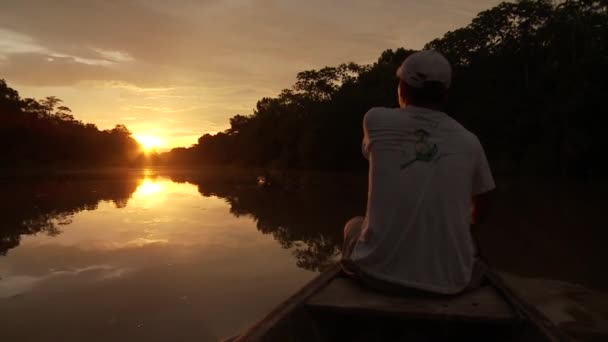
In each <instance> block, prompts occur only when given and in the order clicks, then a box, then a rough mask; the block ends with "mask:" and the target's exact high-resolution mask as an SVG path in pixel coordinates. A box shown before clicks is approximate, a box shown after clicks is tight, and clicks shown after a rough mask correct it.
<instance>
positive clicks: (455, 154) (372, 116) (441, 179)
mask: <svg viewBox="0 0 608 342" xmlns="http://www.w3.org/2000/svg"><path fill="white" fill-rule="evenodd" d="M364 130H365V138H364V146H363V149H364V154H366V155H367V156H368V157H369V160H370V174H369V193H368V205H367V215H366V218H365V221H364V223H363V227H362V228H363V232H362V234H361V237H360V239H359V241H358V242H357V244H356V246H355V248H354V250H353V252H352V255H351V259H352V261H353V262H354V263H355V264H356V265H357V266H358V267H359V268H360V269H361V270H362V271H363V272H365V273H367V274H369V275H371V276H373V277H375V278H378V279H380V280H384V281H388V282H391V283H395V284H399V285H403V286H407V287H413V288H419V289H424V290H429V291H433V292H439V293H455V292H459V291H461V290H462V289H463V288H465V287H466V286H467V284H468V282H469V280H470V278H471V272H472V268H473V264H474V254H475V247H474V244H473V241H472V238H471V234H470V231H469V222H470V221H469V220H470V206H471V198H472V196H473V195H476V194H478V193H483V192H486V191H488V190H491V189H492V188H494V181H493V179H492V175H491V173H490V169H489V167H488V164H487V160H486V157H485V154H484V152H483V148H482V147H481V145H480V143H479V141H478V139H477V137H475V135H473V134H472V133H470V132H469V131H467V130H466V129H464V128H463V127H462V126H461V125H460V124H459V123H457V122H456V121H455V120H453V119H452V118H450V117H449V116H447V115H446V114H444V113H442V112H438V111H433V110H430V109H425V108H420V107H414V106H408V107H406V108H405V109H400V108H395V109H389V108H373V109H372V110H370V111H369V112H368V113H367V115H366V116H365V120H364Z"/></svg>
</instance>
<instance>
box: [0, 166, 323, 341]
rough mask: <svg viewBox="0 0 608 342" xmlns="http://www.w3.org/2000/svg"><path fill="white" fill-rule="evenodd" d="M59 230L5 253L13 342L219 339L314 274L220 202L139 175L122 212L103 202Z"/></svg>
mask: <svg viewBox="0 0 608 342" xmlns="http://www.w3.org/2000/svg"><path fill="white" fill-rule="evenodd" d="M60 229H61V233H60V234H59V235H57V236H48V235H46V234H38V235H29V236H22V237H21V242H20V245H19V247H18V248H15V249H11V250H10V251H9V252H8V255H7V256H6V257H0V276H1V277H2V279H1V280H0V303H1V304H0V321H2V322H10V324H9V325H8V326H5V327H3V330H4V331H3V335H4V336H7V337H12V338H9V339H8V340H18V339H23V338H24V337H25V336H27V337H29V338H32V340H38V339H40V340H54V339H56V340H68V339H70V340H76V339H79V338H82V339H83V340H84V339H86V340H89V341H90V340H108V339H117V338H118V339H121V340H131V339H135V338H141V339H144V338H145V339H146V340H147V341H149V340H167V338H168V336H171V339H173V338H175V339H176V340H177V339H179V338H180V336H181V337H183V338H196V339H198V340H200V339H201V338H202V339H203V340H205V339H209V340H214V339H216V338H219V337H222V336H226V335H230V334H232V333H233V332H234V331H236V330H237V329H239V328H243V327H244V326H246V325H247V324H249V323H251V322H253V321H254V320H255V319H256V318H259V317H260V316H262V315H263V314H264V313H265V312H267V311H268V310H270V309H271V308H272V307H273V306H274V305H276V304H277V303H278V302H280V301H281V300H282V299H284V298H285V297H286V296H288V295H289V294H290V293H291V292H293V291H294V290H295V289H297V288H298V287H299V286H301V285H302V284H304V283H305V282H306V281H307V280H309V279H311V278H312V277H313V276H314V272H310V271H306V270H304V269H301V268H297V267H294V259H293V257H292V255H291V253H292V250H290V249H285V248H283V247H282V246H281V245H280V244H278V243H277V242H276V241H275V239H274V238H273V236H272V235H268V234H260V232H259V231H258V230H257V229H256V223H255V222H254V220H253V219H252V218H251V217H248V216H246V215H245V216H240V217H236V216H235V215H233V214H231V213H230V212H229V205H228V203H227V202H226V200H224V199H222V198H219V197H216V196H201V194H200V193H199V191H198V189H197V186H195V185H192V184H189V183H176V182H173V181H171V180H170V179H167V178H150V177H146V178H144V179H143V180H141V181H140V182H139V185H138V186H137V188H136V190H135V191H134V192H133V194H132V196H131V198H130V199H128V202H127V204H126V206H125V207H124V208H120V207H117V205H116V204H115V203H114V202H112V201H107V200H104V201H101V202H100V203H99V204H98V206H97V209H95V210H85V211H82V212H79V213H77V214H75V215H74V216H73V218H72V221H71V223H69V224H68V225H63V226H60ZM68 322H71V323H68ZM2 325H3V326H4V325H5V324H2ZM72 325H73V326H72ZM31 326H35V327H36V329H35V330H34V331H32V330H30V328H28V327H31ZM83 327H86V329H85V328H83ZM91 336H94V338H93V339H91V338H90V337H91Z"/></svg>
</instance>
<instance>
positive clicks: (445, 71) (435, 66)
mask: <svg viewBox="0 0 608 342" xmlns="http://www.w3.org/2000/svg"><path fill="white" fill-rule="evenodd" d="M397 77H399V78H400V79H401V80H402V81H403V82H405V83H407V84H408V85H410V86H412V87H414V88H422V87H423V86H424V83H425V82H439V83H441V84H443V86H444V87H445V88H446V89H447V88H449V87H450V84H451V83H452V66H451V65H450V62H448V60H447V59H446V58H445V57H444V56H443V55H442V54H440V53H439V52H437V51H435V50H423V51H418V52H415V53H413V54H411V55H410V56H409V57H408V58H406V59H405V60H404V61H403V63H402V64H401V66H400V67H399V69H397Z"/></svg>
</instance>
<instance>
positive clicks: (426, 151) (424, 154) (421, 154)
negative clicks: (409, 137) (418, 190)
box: [401, 129, 439, 170]
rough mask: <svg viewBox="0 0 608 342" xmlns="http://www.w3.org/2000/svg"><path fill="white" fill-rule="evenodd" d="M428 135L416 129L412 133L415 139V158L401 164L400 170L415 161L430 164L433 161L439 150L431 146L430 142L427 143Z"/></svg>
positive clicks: (422, 130) (433, 145) (435, 146)
mask: <svg viewBox="0 0 608 342" xmlns="http://www.w3.org/2000/svg"><path fill="white" fill-rule="evenodd" d="M430 135H431V134H430V133H429V132H427V131H425V130H424V129H417V130H416V131H414V136H415V137H416V141H415V142H414V151H415V152H416V156H415V157H414V158H413V159H411V160H409V161H407V162H405V163H403V164H401V170H403V169H405V168H407V167H408V166H410V165H412V164H413V163H414V162H415V161H423V162H430V161H432V160H433V159H435V157H436V156H437V153H438V151H439V148H438V147H437V144H431V142H429V141H428V138H429V136H430Z"/></svg>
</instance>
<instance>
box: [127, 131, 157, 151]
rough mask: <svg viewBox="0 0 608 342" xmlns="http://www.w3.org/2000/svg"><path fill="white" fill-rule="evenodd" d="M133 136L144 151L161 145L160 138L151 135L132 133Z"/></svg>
mask: <svg viewBox="0 0 608 342" xmlns="http://www.w3.org/2000/svg"><path fill="white" fill-rule="evenodd" d="M134 138H135V140H137V142H138V143H139V144H140V145H141V148H142V149H143V150H144V151H146V152H148V151H151V150H154V149H158V148H160V147H162V145H163V141H162V139H161V138H159V137H157V136H153V135H134Z"/></svg>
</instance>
